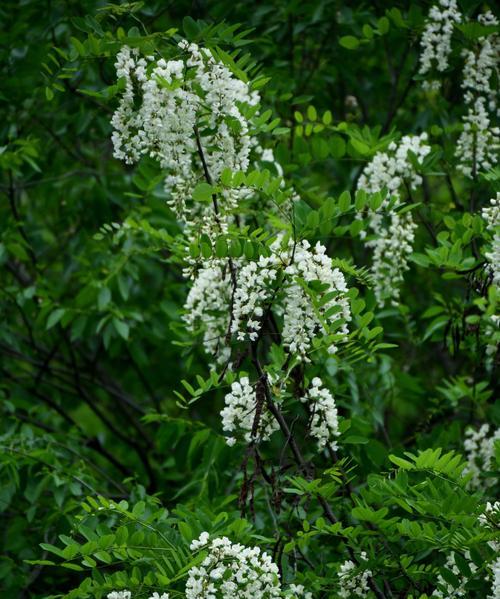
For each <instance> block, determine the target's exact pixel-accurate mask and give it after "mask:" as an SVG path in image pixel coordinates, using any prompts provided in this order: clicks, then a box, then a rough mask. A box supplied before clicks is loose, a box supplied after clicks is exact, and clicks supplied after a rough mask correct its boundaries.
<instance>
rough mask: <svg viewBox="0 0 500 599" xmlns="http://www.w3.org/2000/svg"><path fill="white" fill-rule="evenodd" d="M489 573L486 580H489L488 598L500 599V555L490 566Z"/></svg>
mask: <svg viewBox="0 0 500 599" xmlns="http://www.w3.org/2000/svg"><path fill="white" fill-rule="evenodd" d="M490 569H491V574H490V575H489V576H488V577H487V579H486V580H491V593H490V595H488V599H500V557H497V558H496V560H495V561H494V562H493V563H492V564H491V566H490Z"/></svg>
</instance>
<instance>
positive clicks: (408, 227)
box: [358, 133, 431, 305]
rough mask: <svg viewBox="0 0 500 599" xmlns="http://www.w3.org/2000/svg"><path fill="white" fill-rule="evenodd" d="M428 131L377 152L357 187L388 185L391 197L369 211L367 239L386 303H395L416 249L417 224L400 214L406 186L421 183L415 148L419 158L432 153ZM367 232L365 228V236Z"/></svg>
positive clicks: (375, 189) (377, 288)
mask: <svg viewBox="0 0 500 599" xmlns="http://www.w3.org/2000/svg"><path fill="white" fill-rule="evenodd" d="M430 150H431V148H430V146H429V144H428V143H427V134H426V133H422V134H420V135H417V136H414V135H406V136H404V137H403V138H402V139H401V140H400V142H399V143H396V142H392V143H391V144H390V145H389V147H388V150H387V152H377V154H375V156H374V157H373V159H372V161H371V162H370V163H369V164H368V165H367V166H366V167H365V169H364V170H363V173H362V174H361V177H360V178H359V183H358V189H362V190H364V191H366V192H367V193H372V194H373V193H377V192H381V191H382V190H383V189H386V190H387V192H388V195H389V197H388V198H386V199H384V200H383V202H382V204H381V205H380V207H379V208H378V209H377V210H369V211H368V232H369V233H370V232H371V234H373V239H368V240H367V241H366V242H365V245H366V247H367V248H370V249H371V250H372V251H373V263H372V267H371V270H372V273H373V279H374V282H375V283H374V285H375V286H374V292H375V297H376V298H377V302H378V303H379V304H380V305H384V304H385V302H386V301H387V300H388V299H391V300H392V302H393V303H396V302H397V300H398V299H399V295H400V291H399V285H400V284H401V282H402V281H403V275H404V273H405V271H406V270H408V256H409V255H410V254H411V252H412V249H413V241H414V238H415V229H416V225H415V223H414V221H413V218H412V216H411V214H410V213H409V212H406V213H404V214H399V213H398V212H397V211H396V209H397V208H398V206H399V205H400V201H401V197H402V194H403V190H404V188H405V186H407V188H408V189H410V190H414V189H416V188H417V187H418V186H419V185H420V184H421V183H422V177H421V176H420V175H419V174H418V173H417V172H416V170H415V167H414V166H413V164H412V162H410V160H409V155H408V154H409V152H412V153H413V154H414V155H415V157H416V159H417V161H418V162H422V160H423V159H424V158H425V157H426V156H427V155H428V154H429V152H430ZM391 197H392V198H394V199H395V200H396V202H395V204H394V207H393V209H392V210H388V206H389V201H390V198H391ZM364 236H366V232H362V237H364Z"/></svg>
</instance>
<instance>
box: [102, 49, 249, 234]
mask: <svg viewBox="0 0 500 599" xmlns="http://www.w3.org/2000/svg"><path fill="white" fill-rule="evenodd" d="M179 47H180V49H181V50H182V52H183V55H182V59H181V60H170V61H166V60H165V59H163V58H160V59H158V60H156V59H155V58H154V57H152V56H148V57H147V58H144V57H141V56H140V54H139V51H138V50H137V49H136V48H133V49H131V48H129V47H127V46H125V47H123V48H122V49H121V51H120V52H119V54H118V56H117V60H116V70H117V75H118V77H119V78H123V79H124V81H125V90H124V93H123V95H122V97H121V100H120V104H119V106H118V108H117V110H116V111H115V113H114V115H113V118H112V120H111V123H112V125H113V127H114V133H113V137H112V141H113V144H114V155H115V157H117V158H119V159H122V160H125V162H127V163H132V162H136V161H137V160H138V159H139V158H140V157H141V155H149V156H151V157H152V158H154V159H156V160H157V161H158V162H159V163H160V165H161V167H162V168H163V169H165V170H166V171H167V177H166V180H165V187H166V190H167V192H168V193H169V197H170V199H169V204H170V206H171V207H172V209H173V210H174V211H175V213H176V214H177V216H178V217H179V218H180V219H181V220H184V221H185V222H187V223H189V222H190V221H191V219H192V218H193V217H197V219H198V220H201V221H202V223H203V225H204V227H205V230H206V232H207V233H209V232H210V230H211V229H214V227H215V225H217V228H218V229H220V228H221V227H223V225H224V223H225V222H226V221H225V214H224V213H225V212H226V211H230V210H231V209H233V208H234V207H235V206H236V205H237V202H238V200H239V198H240V197H241V194H242V193H244V191H241V192H235V193H223V194H221V195H220V198H219V211H220V212H221V213H222V214H219V215H216V214H215V213H214V210H213V207H212V206H207V205H203V204H200V203H197V204H192V203H191V205H190V204H189V199H190V198H191V196H192V192H193V189H194V187H195V186H196V185H197V183H199V182H200V180H203V177H204V176H206V175H205V172H204V171H205V168H206V169H207V170H208V173H209V176H210V179H211V181H213V182H215V183H216V182H217V181H218V180H219V177H220V174H221V172H222V171H223V169H224V168H226V167H227V168H230V169H231V170H233V171H237V170H241V171H244V172H246V171H247V169H248V166H249V163H250V151H251V149H252V148H253V147H254V146H255V145H256V142H255V139H254V138H253V137H252V136H251V135H250V133H249V128H250V124H249V122H248V120H247V119H246V118H245V117H244V116H243V114H242V111H241V110H240V108H239V107H241V106H243V105H247V106H256V105H257V104H258V102H259V95H258V93H257V92H255V91H252V90H251V89H250V86H249V85H248V84H247V83H245V82H243V81H241V80H239V79H237V78H236V77H234V76H233V74H232V73H231V71H230V70H229V69H228V68H227V67H226V66H225V65H223V64H221V63H220V62H218V61H217V60H216V59H215V58H214V56H213V55H212V53H211V52H210V51H209V50H207V49H203V48H199V47H198V46H197V45H196V44H189V43H188V42H187V41H185V40H182V41H181V42H180V43H179ZM200 148H201V153H202V154H203V158H202V157H201V156H200ZM203 161H205V164H203Z"/></svg>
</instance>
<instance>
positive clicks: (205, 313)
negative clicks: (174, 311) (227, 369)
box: [183, 261, 231, 364]
mask: <svg viewBox="0 0 500 599" xmlns="http://www.w3.org/2000/svg"><path fill="white" fill-rule="evenodd" d="M230 298H231V277H230V275H229V264H226V265H224V264H222V263H220V262H216V261H213V262H212V263H210V264H209V265H208V266H206V267H204V268H202V269H201V270H200V271H199V272H198V274H197V276H196V278H195V280H194V282H193V285H192V287H191V289H190V291H189V294H188V296H187V299H186V302H185V304H184V310H185V314H184V316H183V320H184V322H185V323H186V325H187V329H188V331H190V332H194V331H195V330H196V327H197V326H198V325H202V326H203V347H204V349H205V351H206V353H207V354H209V355H210V356H212V357H213V358H214V360H215V362H216V363H218V364H223V363H225V362H227V361H228V360H229V358H230V356H231V349H230V347H229V345H228V344H227V343H226V336H227V334H228V332H229V322H230V320H229V319H230V315H229V303H230Z"/></svg>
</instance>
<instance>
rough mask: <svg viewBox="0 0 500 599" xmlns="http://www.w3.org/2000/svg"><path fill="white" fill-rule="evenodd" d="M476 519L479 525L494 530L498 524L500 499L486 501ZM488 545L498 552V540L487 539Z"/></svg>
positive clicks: (499, 549)
mask: <svg viewBox="0 0 500 599" xmlns="http://www.w3.org/2000/svg"><path fill="white" fill-rule="evenodd" d="M478 520H479V523H480V524H481V526H484V527H485V528H489V529H491V530H495V529H496V528H497V527H498V525H499V524H500V501H495V503H491V502H490V501H488V502H487V503H486V507H485V509H484V512H483V513H482V514H480V515H479V518H478ZM488 545H489V546H490V547H491V548H492V549H493V551H495V552H496V553H499V554H500V541H488Z"/></svg>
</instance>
